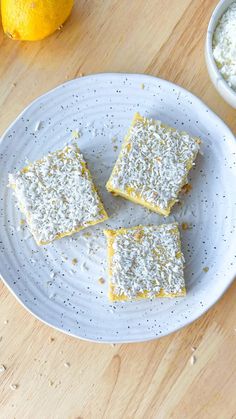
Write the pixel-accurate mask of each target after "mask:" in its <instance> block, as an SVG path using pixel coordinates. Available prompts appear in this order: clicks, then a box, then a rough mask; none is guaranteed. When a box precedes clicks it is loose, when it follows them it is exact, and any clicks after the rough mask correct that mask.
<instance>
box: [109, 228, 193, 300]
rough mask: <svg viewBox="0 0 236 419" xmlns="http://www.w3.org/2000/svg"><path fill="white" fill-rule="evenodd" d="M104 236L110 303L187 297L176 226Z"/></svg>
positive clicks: (129, 229)
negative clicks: (106, 250)
mask: <svg viewBox="0 0 236 419" xmlns="http://www.w3.org/2000/svg"><path fill="white" fill-rule="evenodd" d="M104 233H105V235H106V236H107V240H108V273H109V292H108V297H109V299H110V300H112V301H125V300H132V299H138V298H150V297H178V296H184V295H186V290H185V283H184V273H183V262H184V258H183V255H182V253H181V243H180V235H179V230H178V224H177V223H171V224H163V225H159V226H144V227H143V226H138V227H133V228H121V229H119V230H105V231H104Z"/></svg>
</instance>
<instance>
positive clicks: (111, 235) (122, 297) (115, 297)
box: [104, 225, 186, 301]
mask: <svg viewBox="0 0 236 419" xmlns="http://www.w3.org/2000/svg"><path fill="white" fill-rule="evenodd" d="M158 227H162V226H158ZM143 228H144V226H136V227H130V228H120V229H118V230H104V234H105V236H106V237H107V259H108V275H109V278H110V280H109V284H108V298H109V300H110V301H130V300H131V298H130V297H128V296H127V295H126V294H124V293H122V294H117V293H116V291H115V288H116V287H115V285H114V284H113V283H112V282H111V279H112V276H113V256H114V254H115V251H114V248H113V244H114V242H115V239H116V237H117V236H119V235H125V234H126V233H127V232H129V231H130V230H134V231H135V230H137V232H138V234H139V235H140V237H138V239H137V241H140V240H142V229H143ZM154 228H155V226H154ZM172 231H173V234H174V235H176V240H177V244H178V249H179V250H178V255H177V257H182V253H181V242H180V238H179V231H178V227H177V225H176V226H174V228H173V230H172ZM149 291H150V290H145V291H144V292H142V293H138V294H136V296H135V298H134V299H135V300H139V299H147V298H149ZM185 295H186V288H185V286H184V287H182V288H181V289H180V291H178V292H175V293H167V292H165V290H164V289H163V288H162V289H160V291H159V292H158V293H156V294H155V295H154V297H155V298H162V297H167V298H175V297H184V296H185ZM132 299H133V298H132Z"/></svg>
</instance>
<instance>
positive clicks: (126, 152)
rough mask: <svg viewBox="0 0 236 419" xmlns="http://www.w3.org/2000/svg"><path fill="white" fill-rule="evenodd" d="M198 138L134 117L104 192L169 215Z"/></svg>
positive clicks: (194, 155)
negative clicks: (106, 191)
mask: <svg viewBox="0 0 236 419" xmlns="http://www.w3.org/2000/svg"><path fill="white" fill-rule="evenodd" d="M199 144H200V140H199V138H196V137H192V136H191V135H189V134H188V133H187V132H182V131H178V130H177V129H174V128H171V127H168V126H167V125H164V124H163V123H162V122H160V121H155V120H153V119H147V118H143V117H142V116H140V115H139V114H138V113H136V114H135V116H134V119H133V122H132V124H131V127H130V129H129V132H128V134H127V136H126V138H125V140H124V143H123V146H122V149H121V152H120V155H119V157H118V160H117V162H116V164H115V166H114V168H113V171H112V174H111V176H110V179H109V180H108V182H107V185H106V186H107V190H108V191H110V192H112V193H113V194H115V195H120V196H123V197H124V198H127V199H129V200H130V201H133V202H135V203H137V204H141V205H144V206H145V207H147V208H148V209H150V210H152V211H155V212H158V213H160V214H162V215H169V214H170V210H171V207H172V206H173V205H174V203H175V202H176V201H177V200H178V199H177V197H178V194H179V192H180V190H181V188H182V187H183V186H184V185H185V184H186V183H187V175H188V172H189V170H190V169H191V167H192V166H193V164H194V160H195V158H196V155H197V153H198V150H199Z"/></svg>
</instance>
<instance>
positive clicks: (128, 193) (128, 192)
mask: <svg viewBox="0 0 236 419" xmlns="http://www.w3.org/2000/svg"><path fill="white" fill-rule="evenodd" d="M138 122H141V123H142V124H143V126H144V127H145V126H146V125H147V124H148V122H150V120H148V119H147V118H143V117H142V116H141V115H140V114H139V113H135V115H134V118H133V120H132V123H131V126H130V128H129V130H128V134H127V135H126V136H125V139H124V142H123V144H122V147H121V151H120V154H119V156H118V159H117V162H116V164H115V166H114V168H113V170H112V173H111V175H110V178H109V180H108V182H107V184H106V188H107V190H108V192H111V193H112V194H113V195H119V196H121V197H123V198H126V199H128V200H129V201H132V202H134V203H136V204H139V205H142V206H144V207H146V208H148V209H149V210H151V211H154V212H157V213H158V214H161V215H164V216H168V215H169V214H170V211H171V208H172V207H173V205H174V204H175V203H176V202H177V201H178V199H177V198H173V199H169V203H168V205H167V206H166V207H165V208H161V207H160V206H159V205H157V204H156V203H151V202H148V201H147V200H146V199H145V198H143V197H142V195H141V193H140V192H139V191H137V190H135V188H134V187H131V186H126V187H125V189H121V188H119V187H115V186H114V185H113V180H115V179H116V178H117V175H118V173H119V164H120V163H121V162H122V159H123V157H124V156H125V155H128V154H129V153H130V150H131V148H132V143H131V134H132V129H133V128H134V127H135V125H136V124H137V123H138ZM154 122H155V121H154ZM161 126H162V128H165V129H166V130H167V131H168V132H169V133H171V132H173V133H174V132H176V131H177V130H176V129H174V128H171V127H169V126H167V125H165V124H163V123H161ZM181 134H183V135H186V134H187V133H185V132H182V133H181ZM187 135H188V134H187ZM192 138H193V139H194V140H195V142H196V144H200V143H201V141H200V139H199V138H197V137H192ZM196 154H197V152H196V153H195V156H194V158H195V157H196ZM193 161H194V159H189V161H188V162H187V172H186V175H185V176H183V178H182V182H181V184H180V185H179V188H178V193H177V195H178V194H179V192H180V191H181V189H182V187H183V186H184V185H185V184H186V183H187V181H188V179H187V175H188V172H189V171H190V169H191V168H192V165H193ZM143 186H144V187H145V184H144V185H143Z"/></svg>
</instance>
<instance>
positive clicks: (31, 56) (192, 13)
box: [0, 0, 236, 419]
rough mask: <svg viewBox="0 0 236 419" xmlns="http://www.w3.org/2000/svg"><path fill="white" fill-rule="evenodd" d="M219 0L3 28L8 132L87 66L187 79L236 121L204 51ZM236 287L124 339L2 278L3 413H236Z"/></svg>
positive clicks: (113, 5) (100, 8)
mask: <svg viewBox="0 0 236 419" xmlns="http://www.w3.org/2000/svg"><path fill="white" fill-rule="evenodd" d="M216 3H217V1H216V0H146V1H143V0H87V1H85V0H84V1H82V0H78V1H76V2H75V7H74V9H73V13H72V15H71V17H70V18H69V20H68V21H67V23H66V24H65V25H64V28H63V29H62V30H61V31H60V32H59V31H58V32H57V33H55V34H54V35H52V36H51V37H49V38H47V39H45V40H43V41H41V42H35V43H27V42H22V43H21V42H14V41H12V40H10V39H8V38H6V37H5V36H4V35H3V33H2V29H0V133H2V132H3V131H4V130H5V128H6V127H7V126H8V124H10V122H11V121H12V120H13V119H14V118H15V117H16V116H17V114H18V113H19V112H20V111H22V109H23V108H24V107H25V106H26V105H28V104H29V102H30V101H32V99H34V98H36V97H37V96H38V95H40V94H42V93H44V92H46V91H47V90H49V89H51V88H53V87H54V86H57V85H58V84H60V83H62V82H64V81H65V80H67V79H72V78H75V77H78V76H80V75H81V73H83V74H89V73H97V72H108V71H116V72H137V73H147V74H153V75H156V76H160V77H162V78H166V79H168V80H171V81H173V82H176V83H178V84H180V85H182V86H184V87H185V88H187V89H189V90H191V91H192V92H193V93H195V94H196V95H198V96H199V97H200V98H202V99H203V100H204V101H205V102H206V103H207V104H208V105H209V106H210V107H211V108H212V109H213V110H214V111H215V112H216V113H217V114H219V115H220V117H221V118H222V119H223V120H224V121H225V122H226V123H227V124H228V125H229V126H230V128H231V129H232V130H233V131H234V132H236V118H235V117H236V111H235V110H233V109H232V108H231V107H230V106H228V105H227V104H226V103H225V102H224V101H223V99H221V97H220V96H219V95H218V93H217V92H216V90H215V89H214V87H213V86H212V84H211V82H210V80H209V77H208V74H207V70H206V66H205V62H204V41H205V34H206V29H207V24H208V21H209V18H210V15H211V13H212V10H213V8H214V7H215V5H216ZM0 234H1V232H0ZM222 257H224V255H222ZM235 292H236V284H235V283H234V284H233V285H232V286H231V287H230V288H229V289H228V291H227V292H226V294H225V295H224V297H223V298H222V299H221V300H220V301H219V302H218V303H217V304H216V305H215V306H214V307H213V308H212V309H211V310H209V312H208V313H207V314H205V315H204V316H202V317H201V318H200V319H199V320H198V321H196V322H195V323H194V324H192V325H190V326H188V327H186V328H185V329H183V330H180V331H179V332H177V333H174V334H172V335H171V336H168V337H165V338H162V339H160V340H156V341H152V342H148V343H141V344H127V345H116V346H114V345H113V346H112V345H105V344H93V343H89V342H83V341H79V340H76V339H74V338H71V337H67V336H66V335H64V334H62V333H60V332H57V331H55V330H53V329H51V328H49V327H47V326H45V325H44V324H42V323H41V322H39V321H38V320H36V319H35V318H34V317H33V316H32V315H30V314H29V313H28V312H27V311H26V310H25V309H24V308H22V307H21V306H20V304H19V303H18V302H17V301H16V300H15V298H14V297H13V296H12V295H11V293H10V292H9V291H8V290H7V288H6V287H5V286H4V285H3V284H0V294H1V306H0V364H4V365H5V366H6V371H5V372H4V373H0V418H1V419H11V418H17V419H23V418H29V419H44V418H46V419H47V418H53V419H54V418H55V419H57V418H58V419H64V418H66V419H67V418H72V419H75V418H83V419H87V418H88V419H89V418H92V419H100V418H108V419H121V418H122V419H123V418H125V419H131V418H140V419H141V418H145V419H147V418H157V419H159V418H160V419H169V418H177V419H185V418H187V419H189V418H194V419H196V418H201V419H204V418H207V419H208V418H212V419H216V418H220V419H228V418H236V398H235V388H236V350H235V345H236V304H235ZM191 347H196V351H195V352H194V355H195V358H196V362H195V363H194V365H192V364H191V362H190V358H191V356H192V350H191ZM65 363H69V364H70V366H67V367H66V366H65V365H64V364H65ZM12 384H16V386H17V388H16V389H15V390H14V389H12V388H11V385H12Z"/></svg>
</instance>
